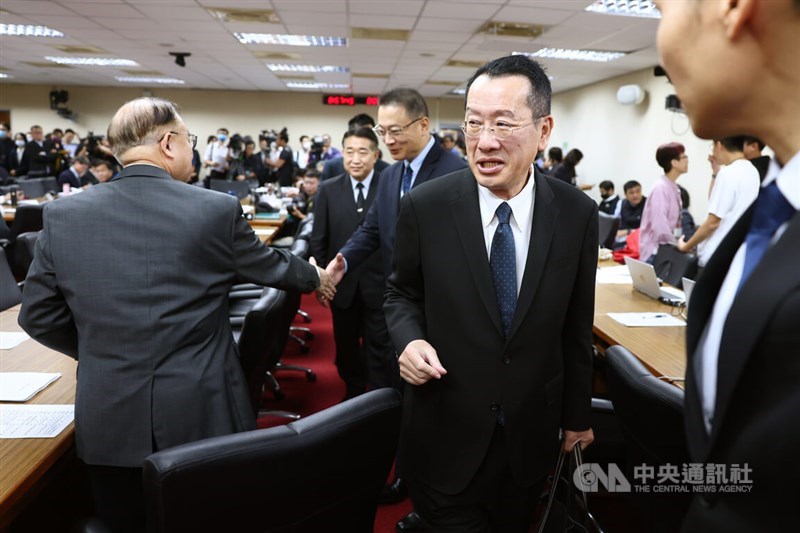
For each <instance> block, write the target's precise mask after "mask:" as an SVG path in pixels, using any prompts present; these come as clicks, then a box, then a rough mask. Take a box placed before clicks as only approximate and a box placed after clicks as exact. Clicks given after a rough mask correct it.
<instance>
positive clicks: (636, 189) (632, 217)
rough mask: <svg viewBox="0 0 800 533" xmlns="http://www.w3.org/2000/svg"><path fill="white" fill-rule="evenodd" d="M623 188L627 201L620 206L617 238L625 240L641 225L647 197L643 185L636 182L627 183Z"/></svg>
mask: <svg viewBox="0 0 800 533" xmlns="http://www.w3.org/2000/svg"><path fill="white" fill-rule="evenodd" d="M622 188H623V190H624V191H625V199H624V200H622V202H621V204H622V205H620V210H619V218H620V221H619V231H618V232H617V237H621V238H624V237H626V236H627V235H628V234H629V233H630V232H631V231H633V230H635V229H636V228H638V227H639V226H640V225H641V223H642V212H643V211H644V205H645V202H646V201H647V197H646V196H644V195H643V194H642V185H641V184H640V183H639V182H638V181H636V180H630V181H628V182H625V185H623V186H622Z"/></svg>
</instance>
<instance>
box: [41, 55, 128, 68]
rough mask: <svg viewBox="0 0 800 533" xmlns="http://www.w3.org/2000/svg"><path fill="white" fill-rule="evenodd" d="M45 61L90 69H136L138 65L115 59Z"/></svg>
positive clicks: (54, 59) (53, 58)
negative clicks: (88, 67) (89, 67)
mask: <svg viewBox="0 0 800 533" xmlns="http://www.w3.org/2000/svg"><path fill="white" fill-rule="evenodd" d="M45 59H46V60H48V61H52V62H53V63H58V64H59V65H83V66H91V67H138V66H139V63H137V62H136V61H134V60H132V59H115V58H109V57H53V56H45Z"/></svg>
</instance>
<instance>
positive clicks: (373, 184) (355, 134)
mask: <svg viewBox="0 0 800 533" xmlns="http://www.w3.org/2000/svg"><path fill="white" fill-rule="evenodd" d="M342 156H343V158H344V166H345V168H346V169H347V170H348V172H347V173H346V174H341V175H339V176H336V177H335V178H331V179H330V180H328V181H326V182H324V183H323V184H322V186H321V187H320V189H319V195H318V196H319V197H318V199H317V204H316V208H315V211H314V231H313V233H312V234H311V255H312V256H313V257H315V258H316V259H317V260H318V261H320V263H322V264H325V263H327V262H328V260H330V259H331V258H332V257H333V256H335V255H336V253H337V252H338V251H339V249H340V248H341V247H342V246H343V245H344V243H345V242H347V239H348V238H349V237H350V235H352V234H353V232H354V231H355V230H356V229H357V228H358V225H359V224H361V222H362V221H363V220H364V216H365V215H366V213H367V211H368V210H369V208H370V206H371V205H372V203H373V200H374V199H375V194H376V193H377V191H378V182H379V179H380V175H379V174H378V172H377V171H376V170H375V162H376V161H377V159H378V138H377V137H376V136H375V133H373V132H372V130H371V129H369V128H360V129H357V130H355V131H353V130H350V131H348V132H347V133H345V134H344V137H343V138H342ZM385 287H386V281H385V280H384V277H383V263H382V261H381V253H380V250H378V251H376V252H375V253H373V254H372V256H371V257H370V258H369V259H368V260H367V261H366V262H365V263H363V264H361V265H360V266H359V267H358V268H355V269H353V270H352V271H351V272H350V274H348V276H347V277H346V278H344V279H343V280H342V281H341V282H340V283H339V285H338V286H337V288H336V297H335V298H334V299H333V301H332V302H331V313H332V315H333V337H334V341H335V343H336V368H337V369H338V371H339V377H341V378H342V381H344V383H345V386H346V392H345V399H348V398H352V397H355V396H358V395H359V394H363V393H364V392H365V390H366V388H367V385H369V387H370V388H371V389H379V388H381V387H392V386H395V387H396V386H397V384H396V383H392V382H391V381H390V378H391V374H389V372H388V369H386V368H385V364H384V363H385V361H386V353H387V352H390V351H391V349H392V348H391V343H390V341H389V332H388V331H387V329H386V319H385V318H384V315H383V293H384V290H385ZM362 341H363V342H362Z"/></svg>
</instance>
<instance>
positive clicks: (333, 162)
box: [319, 157, 389, 181]
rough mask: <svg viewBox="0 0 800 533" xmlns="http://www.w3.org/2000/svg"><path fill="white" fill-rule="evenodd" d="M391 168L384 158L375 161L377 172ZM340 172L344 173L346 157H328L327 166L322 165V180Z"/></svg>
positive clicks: (320, 176)
mask: <svg viewBox="0 0 800 533" xmlns="http://www.w3.org/2000/svg"><path fill="white" fill-rule="evenodd" d="M387 168H389V163H387V162H386V161H384V160H383V159H378V160H377V161H376V162H375V172H377V173H378V174H380V173H381V172H383V171H384V170H386V169H387ZM340 174H344V158H343V157H336V158H334V159H328V160H327V161H325V166H324V167H322V172H321V173H320V175H319V180H320V181H327V180H329V179H331V178H335V177H336V176H339V175H340Z"/></svg>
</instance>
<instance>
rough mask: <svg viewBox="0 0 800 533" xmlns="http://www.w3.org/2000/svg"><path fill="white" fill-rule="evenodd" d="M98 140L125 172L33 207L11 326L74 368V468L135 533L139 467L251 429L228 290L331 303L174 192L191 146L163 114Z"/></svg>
mask: <svg viewBox="0 0 800 533" xmlns="http://www.w3.org/2000/svg"><path fill="white" fill-rule="evenodd" d="M108 138H109V140H110V141H111V146H112V149H113V151H114V155H115V156H116V157H117V158H118V159H119V160H120V162H121V163H122V164H123V166H124V169H123V171H122V172H120V173H119V174H118V175H117V176H116V177H114V178H113V179H112V180H111V182H109V183H107V184H105V185H103V186H102V187H91V188H89V189H88V190H87V191H86V192H84V193H82V194H78V195H74V196H70V197H68V198H64V199H60V200H59V201H57V202H50V203H49V204H47V205H46V206H45V209H44V230H43V231H42V233H41V235H40V236H39V239H38V241H37V244H36V253H35V256H34V260H33V264H32V265H31V268H30V270H29V272H28V278H27V283H26V285H25V293H24V295H23V298H22V310H21V311H20V315H19V323H20V325H21V326H22V327H23V329H24V330H25V331H27V332H28V333H29V334H30V336H31V337H33V338H34V339H36V340H37V341H39V342H40V343H42V344H44V345H45V346H47V347H49V348H52V349H54V350H57V351H59V352H62V353H64V354H66V355H69V356H70V357H73V358H75V359H77V360H78V369H79V371H78V373H77V379H78V383H77V390H76V402H75V442H76V447H77V454H78V457H80V458H81V459H82V460H83V461H84V462H85V463H86V464H87V465H88V472H89V478H90V481H91V484H92V491H93V493H94V496H95V508H96V511H97V514H98V515H99V516H100V518H101V519H102V520H103V521H104V522H106V525H107V527H108V528H109V529H110V530H111V531H115V532H118V531H135V530H142V529H144V504H143V495H142V463H143V461H144V459H145V458H146V457H147V456H148V455H150V454H151V453H153V452H154V451H157V450H161V449H164V448H169V447H172V446H176V445H179V444H184V443H187V442H191V441H196V440H200V439H204V438H207V437H213V436H217V435H225V434H229V433H234V432H239V431H245V430H249V429H255V416H254V413H253V409H252V407H251V405H250V400H249V396H248V389H247V383H246V380H245V377H244V375H243V373H242V369H241V367H240V366H239V360H238V357H237V353H236V349H235V347H234V344H233V336H232V334H231V327H230V323H229V320H228V314H227V309H228V306H227V300H228V291H229V290H230V288H231V286H232V285H233V283H234V282H236V281H237V280H239V279H242V280H246V281H249V282H252V283H257V284H258V285H266V286H273V287H278V288H281V289H294V290H301V291H311V290H313V289H315V288H316V289H317V291H318V292H319V293H320V294H321V295H322V296H325V297H326V298H331V297H333V295H334V292H335V290H334V288H333V284H332V282H331V280H330V279H329V277H328V275H327V273H326V272H325V271H324V270H321V269H318V268H317V267H315V266H313V265H311V264H309V263H308V262H306V261H304V260H301V259H298V258H296V257H294V256H293V255H292V254H290V253H288V252H284V251H280V250H275V249H271V248H268V247H267V246H265V245H264V244H263V243H262V242H261V241H260V240H259V239H258V237H256V235H255V233H253V230H252V228H250V226H249V225H248V224H247V222H246V221H245V220H244V219H243V218H242V208H241V205H240V204H239V201H238V200H237V199H236V198H235V197H232V196H229V195H226V194H220V193H216V192H212V191H208V190H205V189H202V188H199V187H192V186H190V185H188V184H186V183H183V182H185V181H186V180H187V179H188V178H189V176H190V175H191V173H192V172H193V168H192V148H193V147H194V145H195V143H196V142H197V138H196V137H195V136H194V135H192V134H190V133H188V131H187V127H186V125H185V124H184V123H183V120H182V119H181V117H180V115H178V112H177V109H176V107H175V105H174V104H173V103H172V102H169V101H167V100H163V99H160V98H139V99H136V100H133V101H131V102H128V103H127V104H125V105H124V106H122V107H121V108H120V109H119V111H117V113H116V114H115V115H114V118H113V119H112V121H111V125H110V126H109V129H108ZM75 228H80V231H75Z"/></svg>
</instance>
